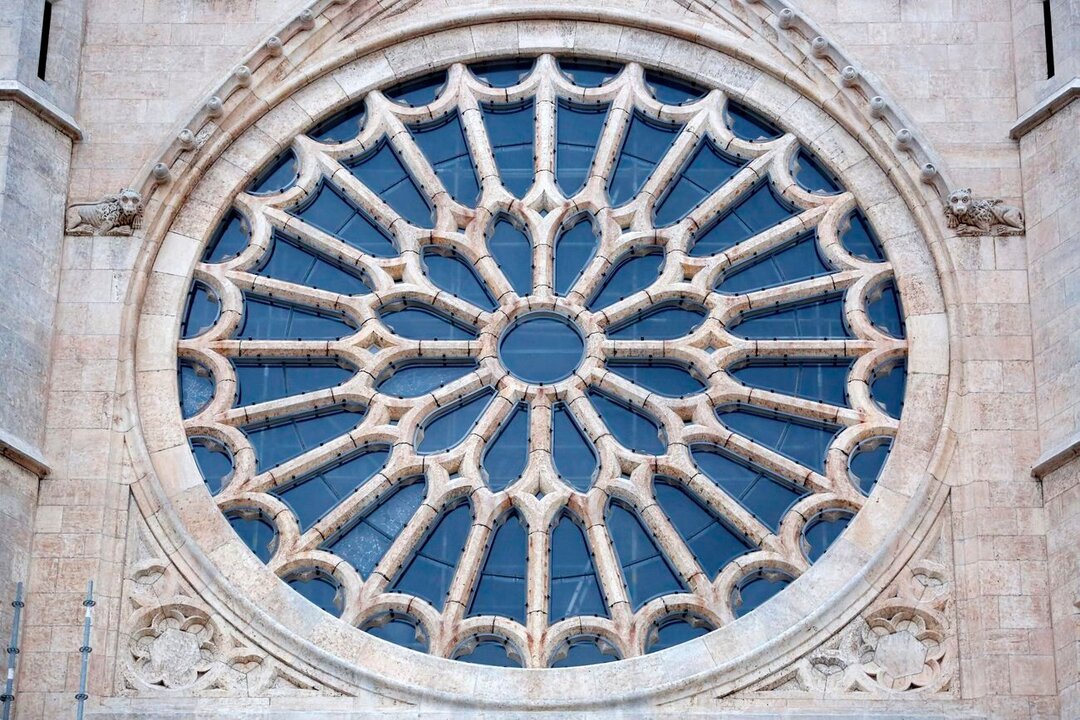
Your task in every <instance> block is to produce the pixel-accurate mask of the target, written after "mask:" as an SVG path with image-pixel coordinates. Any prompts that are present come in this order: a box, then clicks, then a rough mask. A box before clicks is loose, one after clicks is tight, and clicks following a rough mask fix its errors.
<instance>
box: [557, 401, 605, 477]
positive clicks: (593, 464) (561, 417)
mask: <svg viewBox="0 0 1080 720" xmlns="http://www.w3.org/2000/svg"><path fill="white" fill-rule="evenodd" d="M551 459H552V460H553V461H554V463H555V471H556V472H557V473H559V477H560V478H562V479H563V480H564V481H566V483H568V484H569V485H570V487H572V488H574V489H575V490H577V491H578V492H588V491H589V488H590V487H592V482H593V476H595V475H596V468H597V466H598V464H599V462H598V460H597V457H596V451H595V450H593V446H592V443H591V442H589V439H588V438H587V437H586V436H585V433H584V432H583V431H582V430H581V428H580V427H578V424H577V422H576V421H575V420H574V418H573V416H572V415H571V414H570V410H568V409H567V407H566V405H564V404H563V403H556V404H555V405H553V406H552V409H551Z"/></svg>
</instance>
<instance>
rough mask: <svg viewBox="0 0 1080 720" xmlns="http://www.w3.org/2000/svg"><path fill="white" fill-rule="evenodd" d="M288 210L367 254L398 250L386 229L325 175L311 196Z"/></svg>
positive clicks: (375, 254)
mask: <svg viewBox="0 0 1080 720" xmlns="http://www.w3.org/2000/svg"><path fill="white" fill-rule="evenodd" d="M288 212H289V214H290V215H293V216H295V217H298V218H300V219H301V220H303V221H304V222H306V223H308V224H310V225H313V226H315V227H317V228H319V229H320V230H322V231H324V232H327V233H330V234H331V235H333V236H334V237H336V238H337V239H339V240H341V241H342V242H343V243H345V244H347V245H351V246H352V247H354V248H356V249H357V250H360V251H362V252H366V253H367V254H368V255H374V256H375V257H393V256H394V255H397V254H398V251H397V248H396V247H394V242H393V241H392V240H391V239H390V236H389V235H388V234H387V232H386V231H385V230H383V229H382V228H381V227H380V226H379V225H378V224H377V223H376V222H375V221H374V220H372V219H371V218H370V217H368V215H367V213H365V212H364V211H363V210H361V209H360V208H358V207H357V206H356V204H355V203H354V202H353V201H352V200H350V199H348V198H346V197H345V195H344V194H343V193H342V192H341V191H340V190H338V189H337V188H336V187H334V186H333V185H331V184H330V183H329V182H328V181H326V180H325V179H323V180H322V181H320V182H319V186H318V187H317V188H315V192H314V193H312V195H311V197H310V198H308V199H307V200H305V201H304V202H302V203H300V204H299V205H297V206H296V207H295V208H292V209H290V210H289V211H288Z"/></svg>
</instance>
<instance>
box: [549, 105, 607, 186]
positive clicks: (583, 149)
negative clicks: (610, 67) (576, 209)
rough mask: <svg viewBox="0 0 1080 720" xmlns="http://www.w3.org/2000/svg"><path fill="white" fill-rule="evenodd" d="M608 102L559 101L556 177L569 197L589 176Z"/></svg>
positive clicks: (605, 118) (605, 121) (605, 117)
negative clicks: (603, 103)
mask: <svg viewBox="0 0 1080 720" xmlns="http://www.w3.org/2000/svg"><path fill="white" fill-rule="evenodd" d="M607 110H608V106H607V105H580V104H577V103H571V102H569V101H566V100H561V101H559V105H558V110H557V112H556V115H555V120H556V129H555V138H556V140H557V145H556V146H555V179H556V181H557V182H558V183H559V189H560V190H562V191H563V194H564V195H566V196H567V197H571V196H573V195H576V194H577V192H578V191H579V190H581V188H583V187H585V182H586V181H587V180H588V179H589V170H590V169H591V168H592V161H593V156H594V155H595V154H596V145H597V143H599V142H600V134H601V133H602V132H603V131H604V125H605V124H606V123H607Z"/></svg>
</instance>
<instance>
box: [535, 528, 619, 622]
mask: <svg viewBox="0 0 1080 720" xmlns="http://www.w3.org/2000/svg"><path fill="white" fill-rule="evenodd" d="M577 615H598V616H600V617H608V609H607V603H605V602H604V595H603V593H602V592H601V590H600V580H599V579H598V578H597V576H596V567H595V566H594V565H593V561H592V555H591V554H590V552H589V545H588V543H587V542H586V541H585V533H584V532H583V531H582V529H581V527H580V526H579V525H578V524H577V523H575V522H574V521H573V519H572V518H571V517H570V516H569V515H566V514H564V515H563V516H562V518H561V519H560V520H559V524H558V525H556V526H555V529H554V530H552V531H551V600H550V607H549V610H548V622H549V623H551V624H554V623H557V622H559V621H560V620H563V619H565V618H568V617H574V616H577Z"/></svg>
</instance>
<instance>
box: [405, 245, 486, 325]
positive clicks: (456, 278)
mask: <svg viewBox="0 0 1080 720" xmlns="http://www.w3.org/2000/svg"><path fill="white" fill-rule="evenodd" d="M423 258H424V268H425V270H426V272H427V276H428V278H430V279H431V282H432V283H434V284H435V286H436V287H439V288H442V289H443V290H446V291H447V292H448V293H451V294H452V295H455V296H457V297H459V298H461V299H462V300H466V301H468V302H471V303H472V304H473V305H475V306H477V307H478V308H482V309H484V310H494V309H495V307H496V302H495V300H494V299H493V298H492V297H491V293H489V292H488V290H487V286H486V285H485V284H484V281H483V280H481V279H480V276H479V275H477V274H476V271H475V270H473V267H472V265H470V264H469V263H468V262H466V261H465V260H464V258H462V257H461V256H460V255H458V254H457V253H456V252H454V251H452V250H447V249H444V248H432V247H427V248H424V253H423Z"/></svg>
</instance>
